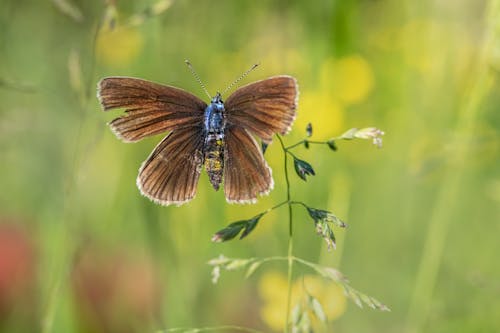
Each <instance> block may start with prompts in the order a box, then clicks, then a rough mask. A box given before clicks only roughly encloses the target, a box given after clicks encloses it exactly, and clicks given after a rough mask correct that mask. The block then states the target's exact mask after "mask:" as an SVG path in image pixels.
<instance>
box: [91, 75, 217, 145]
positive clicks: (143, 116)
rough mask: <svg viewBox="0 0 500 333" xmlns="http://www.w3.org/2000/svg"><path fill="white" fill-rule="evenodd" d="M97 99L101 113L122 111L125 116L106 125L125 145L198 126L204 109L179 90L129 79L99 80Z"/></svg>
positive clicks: (108, 78)
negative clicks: (174, 130) (177, 129)
mask: <svg viewBox="0 0 500 333" xmlns="http://www.w3.org/2000/svg"><path fill="white" fill-rule="evenodd" d="M97 97H98V98H99V101H100V102H101V104H102V106H103V108H104V111H108V110H111V109H116V108H124V109H125V112H126V114H125V115H123V116H121V117H119V118H116V119H114V120H113V121H111V122H110V123H109V125H110V127H111V129H112V130H113V132H114V133H115V134H116V136H117V137H118V138H120V139H122V140H123V141H126V142H133V141H139V140H141V139H143V138H145V137H147V136H150V135H155V134H159V133H163V132H165V131H168V130H173V129H176V128H179V127H189V126H196V125H199V124H201V123H202V121H203V111H204V110H205V107H206V106H207V105H206V104H205V102H203V101H202V100H201V99H199V98H198V97H196V96H194V95H192V94H190V93H188V92H187V91H184V90H182V89H179V88H175V87H170V86H164V85H161V84H158V83H153V82H150V81H145V80H141V79H136V78H131V77H107V78H104V79H102V80H101V81H100V82H99V83H98V85H97Z"/></svg>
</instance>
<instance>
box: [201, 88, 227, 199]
mask: <svg viewBox="0 0 500 333" xmlns="http://www.w3.org/2000/svg"><path fill="white" fill-rule="evenodd" d="M225 127H226V120H225V119H224V102H223V101H222V98H221V95H220V94H219V93H217V95H215V97H214V98H212V101H211V102H210V105H208V106H207V107H206V108H205V115H204V133H205V141H204V146H203V152H204V158H205V170H206V171H207V174H208V178H209V179H210V183H211V184H212V186H213V187H214V189H215V190H218V189H219V185H220V184H221V183H222V175H223V172H224V131H225Z"/></svg>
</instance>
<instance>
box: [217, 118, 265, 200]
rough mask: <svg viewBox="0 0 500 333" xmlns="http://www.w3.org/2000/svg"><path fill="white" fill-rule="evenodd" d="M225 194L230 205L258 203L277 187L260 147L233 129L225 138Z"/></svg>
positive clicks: (240, 129) (242, 132)
mask: <svg viewBox="0 0 500 333" xmlns="http://www.w3.org/2000/svg"><path fill="white" fill-rule="evenodd" d="M224 140H225V144H226V151H225V152H224V192H225V194H226V200H227V201H228V202H230V203H245V202H255V201H256V199H257V195H258V194H260V195H262V194H267V193H269V191H271V190H272V188H273V186H274V183H273V178H272V176H271V169H270V168H269V166H268V165H267V163H266V161H265V160H264V156H262V153H261V150H260V148H259V145H258V144H257V142H256V141H255V139H254V138H253V136H252V135H250V133H248V131H247V130H245V129H244V128H241V127H237V126H230V127H229V128H227V129H226V133H225V135H224Z"/></svg>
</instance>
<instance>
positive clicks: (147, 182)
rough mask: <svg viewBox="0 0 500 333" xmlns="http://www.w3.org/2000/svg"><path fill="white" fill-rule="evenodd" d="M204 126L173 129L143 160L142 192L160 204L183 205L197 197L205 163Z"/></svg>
mask: <svg viewBox="0 0 500 333" xmlns="http://www.w3.org/2000/svg"><path fill="white" fill-rule="evenodd" d="M202 130H203V129H202V128H201V127H186V128H180V129H176V130H174V131H172V132H171V133H170V134H169V135H168V136H167V137H166V138H165V139H163V140H162V141H161V142H160V143H159V144H158V146H156V148H155V149H154V150H153V152H152V153H151V155H150V156H149V157H148V159H147V160H146V161H145V162H144V163H143V164H142V166H141V168H140V169H139V176H138V177H137V187H139V190H140V191H141V193H142V194H143V195H144V196H146V197H148V198H150V199H151V200H153V201H154V202H156V203H159V204H161V205H171V204H177V205H181V204H183V203H185V202H187V201H189V200H191V199H193V198H194V196H195V194H196V185H197V184H198V178H199V176H200V172H201V166H202V163H203V135H202Z"/></svg>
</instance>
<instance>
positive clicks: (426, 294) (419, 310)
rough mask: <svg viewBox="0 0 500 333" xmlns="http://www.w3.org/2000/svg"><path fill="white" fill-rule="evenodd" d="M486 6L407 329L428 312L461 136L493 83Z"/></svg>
mask: <svg viewBox="0 0 500 333" xmlns="http://www.w3.org/2000/svg"><path fill="white" fill-rule="evenodd" d="M488 9H489V10H487V12H486V14H487V15H488V16H489V17H488V18H489V19H490V21H489V23H490V24H489V26H487V29H488V30H486V38H485V40H484V44H483V46H482V50H481V53H480V58H479V61H478V66H477V70H476V73H477V76H476V78H475V81H474V84H473V85H471V90H470V94H469V95H468V96H467V97H468V100H467V101H466V102H465V103H463V104H462V109H461V110H460V111H459V114H458V121H457V125H456V128H455V133H454V138H453V139H452V140H453V141H451V143H452V144H453V146H454V147H456V149H455V150H454V151H453V152H452V153H451V154H450V155H449V156H448V161H450V163H449V164H448V165H447V170H446V172H445V173H444V177H443V179H442V183H441V187H440V189H439V192H438V194H437V197H436V199H435V200H434V207H433V210H432V212H431V214H430V217H429V219H428V220H429V227H428V230H427V236H426V238H425V239H426V242H425V245H424V249H423V253H422V257H421V259H420V265H419V269H418V272H417V277H416V282H415V289H414V291H413V297H412V300H411V303H410V307H409V310H408V315H407V329H406V332H421V331H422V330H423V327H424V326H425V324H426V322H427V320H428V317H429V314H430V313H431V309H432V308H431V305H432V303H431V302H430V300H432V299H433V293H434V289H435V286H436V283H437V279H438V274H439V268H440V265H441V260H442V257H443V251H444V248H445V245H446V239H447V236H448V230H449V226H450V224H451V223H452V222H453V217H452V212H453V211H454V210H453V208H454V207H453V205H454V204H455V203H456V202H457V196H458V195H459V193H460V192H459V191H460V183H461V181H462V178H463V176H464V173H465V170H466V168H467V159H468V158H470V146H471V145H468V144H463V142H464V139H470V138H473V137H474V135H475V131H476V130H477V129H476V126H477V122H478V119H479V117H480V115H481V111H483V109H482V108H481V103H482V101H483V99H485V98H486V97H487V96H488V93H490V90H491V87H492V84H493V82H494V81H493V80H494V77H493V76H492V75H491V74H492V73H491V67H490V62H489V60H490V57H491V55H492V54H493V52H494V51H493V48H494V46H495V45H498V41H499V40H500V34H499V33H498V32H497V31H496V30H495V25H496V24H497V22H498V19H499V18H500V15H499V14H498V13H499V9H500V1H499V0H492V1H490V3H489V7H488Z"/></svg>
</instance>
